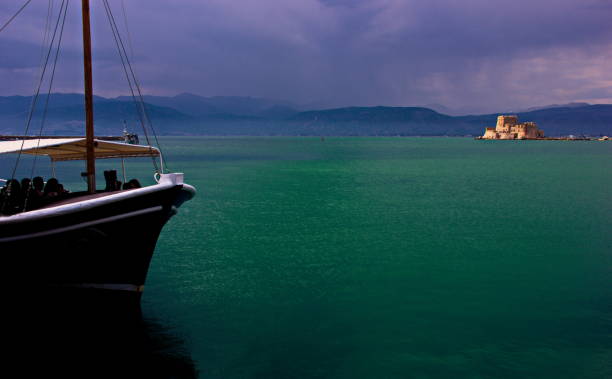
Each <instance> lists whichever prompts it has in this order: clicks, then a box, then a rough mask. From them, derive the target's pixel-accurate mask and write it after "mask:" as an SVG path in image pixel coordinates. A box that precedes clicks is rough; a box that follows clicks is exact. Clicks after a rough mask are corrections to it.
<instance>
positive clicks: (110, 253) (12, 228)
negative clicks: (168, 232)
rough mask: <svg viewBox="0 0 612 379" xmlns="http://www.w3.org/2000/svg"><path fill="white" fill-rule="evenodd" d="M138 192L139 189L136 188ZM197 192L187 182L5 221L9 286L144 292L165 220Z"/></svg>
mask: <svg viewBox="0 0 612 379" xmlns="http://www.w3.org/2000/svg"><path fill="white" fill-rule="evenodd" d="M135 193H136V192H135ZM192 195H193V194H192V193H187V192H186V190H185V189H184V188H183V185H174V186H165V187H163V188H160V189H159V190H155V191H149V192H146V193H142V194H138V195H137V196H131V197H129V198H125V197H123V198H122V197H121V196H119V197H118V198H117V199H113V198H112V196H109V198H110V199H106V200H105V201H98V202H97V203H99V204H94V206H89V207H83V208H85V209H79V204H78V202H77V203H76V204H72V208H71V209H70V210H69V211H68V212H61V211H60V207H57V209H58V212H57V213H56V214H54V213H52V212H51V213H49V211H51V209H49V210H48V212H47V214H46V215H44V217H33V218H30V219H24V220H23V221H20V222H12V223H4V225H3V224H2V223H0V254H2V265H1V268H0V275H1V277H2V281H3V282H5V286H4V288H13V289H28V290H34V291H40V290H42V289H43V288H44V289H45V290H48V289H49V288H55V289H56V290H62V289H65V290H69V289H81V290H82V289H85V288H87V289H99V290H118V292H124V293H125V292H129V293H135V294H140V293H141V292H142V290H143V286H144V283H145V280H146V276H147V271H148V268H149V263H150V262H151V257H152V255H153V251H154V250H155V245H156V243H157V239H158V237H159V234H160V232H161V229H162V227H163V226H164V224H165V223H166V222H167V221H168V220H169V219H170V217H171V216H172V215H173V214H174V213H176V208H177V207H178V206H179V205H180V204H181V203H182V202H183V201H185V200H187V199H188V198H189V197H191V196H192Z"/></svg>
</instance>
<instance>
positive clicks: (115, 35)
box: [103, 0, 159, 172]
mask: <svg viewBox="0 0 612 379" xmlns="http://www.w3.org/2000/svg"><path fill="white" fill-rule="evenodd" d="M103 4H104V10H105V11H106V17H107V18H108V22H109V24H110V27H111V31H112V33H113V39H114V40H115V45H116V47H117V52H118V53H119V59H120V60H121V65H122V66H123V72H124V73H125V78H126V80H127V82H128V86H129V88H130V92H131V94H132V99H133V100H134V105H136V111H137V113H138V118H139V119H140V124H141V125H142V130H143V132H144V134H145V139H146V140H147V145H149V146H151V142H150V140H149V134H148V132H147V127H146V120H145V118H144V112H143V113H141V109H139V108H138V103H137V101H136V95H135V93H134V87H133V85H132V78H130V75H129V73H128V70H127V68H126V61H127V59H128V58H127V55H126V56H125V57H124V54H123V53H122V50H121V48H120V47H119V41H120V38H121V36H120V35H118V34H119V31H118V30H116V27H117V25H116V24H115V23H114V20H113V19H112V17H111V13H110V6H109V5H108V2H107V1H106V0H104V1H103ZM124 52H125V50H124ZM152 150H153V149H151V151H152ZM151 159H152V161H153V166H154V167H155V171H156V172H157V171H159V168H158V167H157V161H156V160H155V157H153V156H151Z"/></svg>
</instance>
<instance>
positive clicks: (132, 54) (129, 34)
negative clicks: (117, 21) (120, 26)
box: [121, 0, 134, 60]
mask: <svg viewBox="0 0 612 379" xmlns="http://www.w3.org/2000/svg"><path fill="white" fill-rule="evenodd" d="M121 10H122V11H123V23H124V24H125V31H126V32H127V36H128V46H129V47H130V57H131V58H132V60H134V47H133V46H132V34H131V33H130V27H129V25H128V21H127V12H126V11H125V2H124V1H123V0H121Z"/></svg>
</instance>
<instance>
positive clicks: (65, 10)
mask: <svg viewBox="0 0 612 379" xmlns="http://www.w3.org/2000/svg"><path fill="white" fill-rule="evenodd" d="M69 4H70V0H66V7H64V16H63V17H62V27H61V29H60V34H59V38H58V40H57V47H56V49H55V58H54V60H53V68H52V69H51V77H50V78H49V88H48V90H47V98H46V99H45V107H44V108H43V114H42V119H41V121H40V129H39V130H38V142H37V143H36V148H35V149H34V151H36V150H38V149H39V148H40V138H41V137H42V132H43V128H44V126H45V121H46V120H47V111H48V109H49V99H50V98H51V90H52V89H53V79H55V69H56V68H57V61H58V58H59V53H60V46H61V45H62V37H63V36H64V25H65V24H66V14H67V13H68V5H69ZM60 14H61V8H60ZM37 160H38V155H37V154H36V153H35V154H34V159H33V161H32V170H31V171H30V178H33V177H34V170H35V168H36V161H37ZM52 176H55V166H54V169H53V175H52ZM32 185H33V183H32V182H31V181H30V188H32ZM29 197H30V191H26V197H25V201H24V203H23V210H24V211H25V210H26V208H27V205H28V199H29Z"/></svg>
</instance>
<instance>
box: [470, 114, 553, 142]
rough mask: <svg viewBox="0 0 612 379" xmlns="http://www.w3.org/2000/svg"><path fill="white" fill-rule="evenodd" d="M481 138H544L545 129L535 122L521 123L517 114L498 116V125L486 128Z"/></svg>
mask: <svg viewBox="0 0 612 379" xmlns="http://www.w3.org/2000/svg"><path fill="white" fill-rule="evenodd" d="M480 138H481V139H538V138H544V131H543V130H540V129H538V126H537V125H536V123H535V122H524V123H522V124H519V122H518V117H517V116H498V117H497V126H495V127H494V128H485V134H484V135H483V136H482V137H480Z"/></svg>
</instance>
